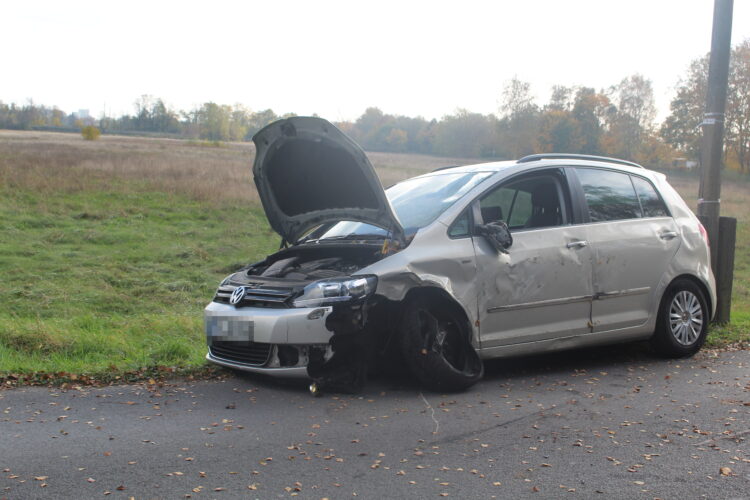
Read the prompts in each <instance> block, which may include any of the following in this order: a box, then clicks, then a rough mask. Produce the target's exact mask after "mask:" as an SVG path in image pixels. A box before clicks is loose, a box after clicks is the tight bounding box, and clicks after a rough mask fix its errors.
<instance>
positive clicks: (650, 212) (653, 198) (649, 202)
mask: <svg viewBox="0 0 750 500" xmlns="http://www.w3.org/2000/svg"><path fill="white" fill-rule="evenodd" d="M631 178H632V179H633V185H634V186H635V192H636V193H638V199H640V200H641V208H642V209H643V216H644V217H667V216H669V213H668V212H667V207H666V206H665V205H664V201H663V200H662V199H661V197H659V194H658V193H657V192H656V189H654V186H652V185H651V183H650V182H649V181H647V180H646V179H643V178H641V177H636V176H632V177H631Z"/></svg>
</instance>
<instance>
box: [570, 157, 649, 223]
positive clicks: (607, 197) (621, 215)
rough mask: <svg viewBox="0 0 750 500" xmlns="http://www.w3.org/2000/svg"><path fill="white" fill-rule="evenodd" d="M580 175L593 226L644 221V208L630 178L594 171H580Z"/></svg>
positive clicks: (577, 170)
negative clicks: (599, 223) (642, 210)
mask: <svg viewBox="0 0 750 500" xmlns="http://www.w3.org/2000/svg"><path fill="white" fill-rule="evenodd" d="M576 172H577V173H578V178H579V179H580V180H581V185H582V186H583V193H584V195H585V196H586V203H587V204H588V207H589V217H590V218H591V222H602V221H608V220H622V219H636V218H639V217H641V205H640V203H639V202H638V196H636V194H635V189H633V183H632V182H631V181H630V176H629V175H628V174H623V173H620V172H613V171H611V170H598V169H593V168H577V169H576Z"/></svg>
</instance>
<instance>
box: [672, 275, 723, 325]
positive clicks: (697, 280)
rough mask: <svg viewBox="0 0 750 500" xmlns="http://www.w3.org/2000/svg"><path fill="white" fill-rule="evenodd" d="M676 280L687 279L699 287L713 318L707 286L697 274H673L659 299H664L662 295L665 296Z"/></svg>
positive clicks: (712, 306) (712, 307) (712, 308)
mask: <svg viewBox="0 0 750 500" xmlns="http://www.w3.org/2000/svg"><path fill="white" fill-rule="evenodd" d="M678 280H687V281H691V282H693V283H694V284H695V285H696V286H697V287H698V288H700V291H701V292H702V293H703V298H704V299H705V300H706V304H707V305H708V310H709V312H710V316H711V318H710V319H713V316H714V305H713V303H712V301H711V293H710V290H709V289H708V286H707V285H706V284H705V283H704V282H703V280H702V279H700V278H698V277H697V276H695V275H693V274H680V275H679V276H675V277H674V278H673V279H672V281H670V282H669V285H667V287H666V288H665V289H664V293H663V294H662V296H661V297H662V298H661V300H664V296H666V294H667V292H669V291H670V290H671V289H672V287H673V286H674V284H675V282H676V281H678Z"/></svg>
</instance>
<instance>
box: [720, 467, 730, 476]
mask: <svg viewBox="0 0 750 500" xmlns="http://www.w3.org/2000/svg"><path fill="white" fill-rule="evenodd" d="M719 473H720V474H721V475H722V476H731V475H732V469H730V468H729V467H722V468H721V469H719Z"/></svg>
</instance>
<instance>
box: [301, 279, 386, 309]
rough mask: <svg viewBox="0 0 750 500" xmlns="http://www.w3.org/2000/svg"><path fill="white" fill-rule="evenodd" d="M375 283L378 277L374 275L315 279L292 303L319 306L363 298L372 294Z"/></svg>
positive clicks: (376, 283) (303, 305)
mask: <svg viewBox="0 0 750 500" xmlns="http://www.w3.org/2000/svg"><path fill="white" fill-rule="evenodd" d="M377 285H378V278H377V277H375V276H361V277H355V278H342V279H334V280H325V281H316V282H315V283H310V284H309V285H307V286H306V287H305V289H304V290H303V291H302V295H300V296H299V297H297V298H296V299H294V300H293V301H292V304H293V305H294V307H319V306H325V305H330V304H333V303H335V302H347V301H350V300H357V299H363V298H365V297H367V296H369V295H372V294H373V292H375V288H376V287H377Z"/></svg>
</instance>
